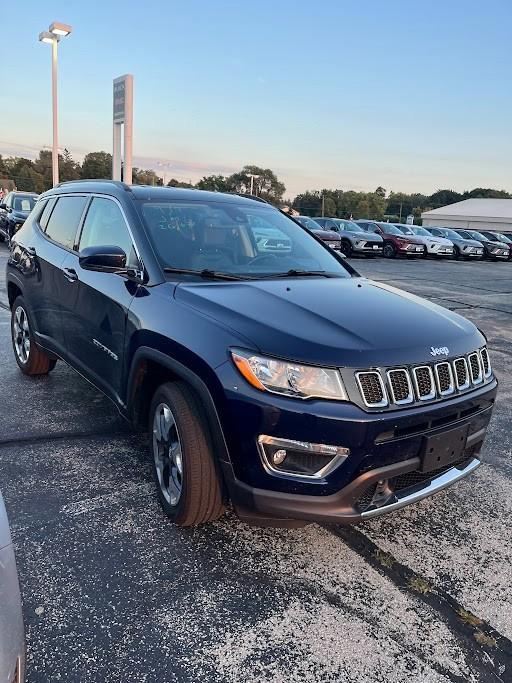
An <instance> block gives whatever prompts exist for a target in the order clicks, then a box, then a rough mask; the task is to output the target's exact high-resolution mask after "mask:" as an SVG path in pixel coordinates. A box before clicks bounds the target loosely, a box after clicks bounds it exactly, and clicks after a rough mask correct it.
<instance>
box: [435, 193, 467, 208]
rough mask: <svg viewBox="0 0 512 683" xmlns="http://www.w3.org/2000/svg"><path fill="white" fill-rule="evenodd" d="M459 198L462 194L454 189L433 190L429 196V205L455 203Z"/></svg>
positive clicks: (436, 205) (460, 198) (437, 205)
mask: <svg viewBox="0 0 512 683" xmlns="http://www.w3.org/2000/svg"><path fill="white" fill-rule="evenodd" d="M461 200H462V195H461V194H460V193H459V192H455V191H454V190H437V192H434V194H431V195H430V197H429V202H430V205H431V206H434V207H439V206H446V205H447V204H455V202H460V201H461Z"/></svg>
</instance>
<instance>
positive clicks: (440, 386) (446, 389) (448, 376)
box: [434, 361, 455, 396]
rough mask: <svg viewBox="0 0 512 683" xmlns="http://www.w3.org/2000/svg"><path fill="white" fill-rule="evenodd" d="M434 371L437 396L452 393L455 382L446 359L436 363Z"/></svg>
mask: <svg viewBox="0 0 512 683" xmlns="http://www.w3.org/2000/svg"><path fill="white" fill-rule="evenodd" d="M434 372H435V376H436V383H437V391H438V392H439V396H449V395H450V394H453V392H454V391H455V383H454V381H453V372H452V366H451V365H450V363H448V361H443V362H442V363H436V364H435V366H434Z"/></svg>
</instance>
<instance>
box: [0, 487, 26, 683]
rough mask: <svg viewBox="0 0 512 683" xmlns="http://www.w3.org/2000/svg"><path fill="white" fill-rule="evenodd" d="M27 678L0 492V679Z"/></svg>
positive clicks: (9, 682)
mask: <svg viewBox="0 0 512 683" xmlns="http://www.w3.org/2000/svg"><path fill="white" fill-rule="evenodd" d="M24 680H25V629H24V627H23V616H22V612H21V596H20V586H19V582H18V572H17V571H16V560H15V558H14V549H13V546H12V540H11V534H10V532H9V524H8V522H7V513H6V511H5V505H4V501H3V498H2V495H1V494H0V683H23V681H24Z"/></svg>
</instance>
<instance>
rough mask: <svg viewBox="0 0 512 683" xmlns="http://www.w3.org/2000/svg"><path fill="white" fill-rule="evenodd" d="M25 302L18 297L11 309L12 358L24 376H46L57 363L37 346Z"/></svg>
mask: <svg viewBox="0 0 512 683" xmlns="http://www.w3.org/2000/svg"><path fill="white" fill-rule="evenodd" d="M32 330H33V326H32V322H31V317H30V315H29V313H28V309H27V306H26V304H25V300H24V299H23V297H22V296H18V297H17V298H16V300H15V301H14V304H13V305H12V309H11V338H12V347H13V350H14V357H15V358H16V363H17V364H18V367H19V369H20V370H21V372H22V373H23V374H24V375H29V376H34V375H47V374H48V373H49V372H51V371H52V370H53V368H54V367H55V365H56V363H57V361H56V360H55V359H53V358H50V357H49V356H48V355H47V354H46V353H45V352H44V351H43V350H42V349H41V348H40V347H39V346H37V344H36V342H35V340H34V337H33V334H32Z"/></svg>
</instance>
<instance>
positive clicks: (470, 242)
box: [453, 237, 484, 249]
mask: <svg viewBox="0 0 512 683" xmlns="http://www.w3.org/2000/svg"><path fill="white" fill-rule="evenodd" d="M453 241H454V242H455V241H457V242H460V243H461V244H462V245H464V246H465V247H480V249H481V248H482V247H483V246H484V245H483V244H482V242H478V241H477V240H468V239H466V238H465V237H460V238H459V239H458V240H453Z"/></svg>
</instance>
